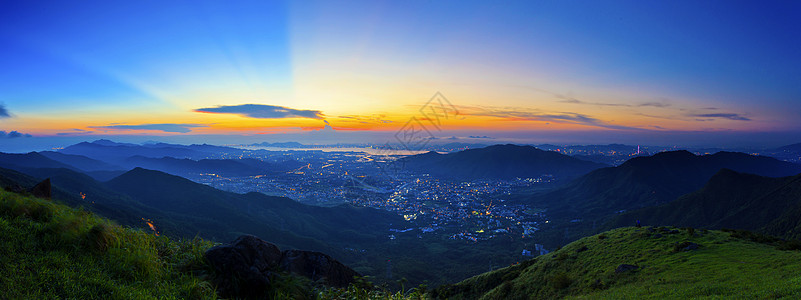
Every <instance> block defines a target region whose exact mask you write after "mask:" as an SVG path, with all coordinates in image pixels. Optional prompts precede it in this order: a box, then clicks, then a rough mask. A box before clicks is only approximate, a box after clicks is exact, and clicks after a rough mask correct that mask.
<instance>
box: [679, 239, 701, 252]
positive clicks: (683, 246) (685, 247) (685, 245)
mask: <svg viewBox="0 0 801 300" xmlns="http://www.w3.org/2000/svg"><path fill="white" fill-rule="evenodd" d="M700 247H701V245H699V244H696V243H693V242H688V241H684V242H681V243H676V245H675V246H674V249H675V250H676V251H693V250H698V248H700Z"/></svg>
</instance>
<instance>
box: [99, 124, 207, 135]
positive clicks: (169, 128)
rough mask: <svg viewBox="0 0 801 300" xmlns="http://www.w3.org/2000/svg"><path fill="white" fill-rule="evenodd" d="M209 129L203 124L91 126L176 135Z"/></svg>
mask: <svg viewBox="0 0 801 300" xmlns="http://www.w3.org/2000/svg"><path fill="white" fill-rule="evenodd" d="M198 127H207V126H206V125H202V124H139V125H107V126H89V128H95V129H105V130H155V131H164V132H174V133H187V132H191V131H192V128H198Z"/></svg>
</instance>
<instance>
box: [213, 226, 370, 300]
mask: <svg viewBox="0 0 801 300" xmlns="http://www.w3.org/2000/svg"><path fill="white" fill-rule="evenodd" d="M204 256H205V257H206V260H208V262H209V264H210V265H211V267H212V268H213V269H214V271H215V273H216V274H215V278H214V280H213V281H214V284H215V285H216V286H217V292H218V294H219V295H220V296H221V297H224V298H262V297H264V296H265V294H266V292H267V291H269V290H270V284H271V282H272V281H273V280H275V279H276V277H277V276H281V274H282V273H284V274H285V273H292V274H295V275H299V276H305V277H308V278H309V279H311V280H312V281H315V282H319V283H322V284H326V285H329V286H335V287H346V286H348V285H349V284H350V283H352V282H353V281H354V277H355V276H360V275H359V273H357V272H356V271H354V270H353V269H351V268H349V267H348V266H345V265H344V264H342V263H340V262H339V261H337V260H335V259H333V258H332V257H330V256H328V255H326V254H324V253H320V252H313V251H302V250H286V251H283V252H282V251H281V250H280V249H279V248H278V246H276V245H274V244H272V243H269V242H266V241H264V240H262V239H260V238H258V237H255V236H252V235H243V236H240V237H239V238H237V239H236V240H234V242H233V243H231V244H227V245H220V246H216V247H213V248H211V249H209V250H208V251H206V253H205V255H204Z"/></svg>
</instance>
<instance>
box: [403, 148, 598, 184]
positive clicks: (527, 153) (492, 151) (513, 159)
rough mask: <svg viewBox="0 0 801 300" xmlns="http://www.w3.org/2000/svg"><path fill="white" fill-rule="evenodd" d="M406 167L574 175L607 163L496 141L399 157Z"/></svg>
mask: <svg viewBox="0 0 801 300" xmlns="http://www.w3.org/2000/svg"><path fill="white" fill-rule="evenodd" d="M398 162H399V163H400V164H401V165H402V166H404V167H405V168H407V169H409V170H412V171H417V172H424V173H429V174H431V175H435V176H443V177H453V178H461V179H482V178H498V179H513V178H537V177H540V176H543V175H551V176H554V177H556V178H559V179H564V178H574V177H578V176H581V175H584V174H586V173H588V172H590V171H592V170H595V169H598V168H603V167H607V166H608V165H605V164H599V163H594V162H589V161H584V160H580V159H576V158H573V157H570V156H567V155H564V154H560V153H557V152H553V151H543V150H540V149H537V148H535V147H532V146H517V145H494V146H489V147H484V148H477V149H468V150H464V151H459V152H455V153H449V154H439V153H437V152H428V153H424V154H419V155H413V156H408V157H405V158H402V159H399V160H398Z"/></svg>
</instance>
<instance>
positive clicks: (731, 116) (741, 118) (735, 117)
mask: <svg viewBox="0 0 801 300" xmlns="http://www.w3.org/2000/svg"><path fill="white" fill-rule="evenodd" d="M692 116H693V117H698V118H717V119H729V120H735V121H751V119H749V118H746V117H744V116H743V115H741V114H733V113H722V114H696V115H692Z"/></svg>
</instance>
